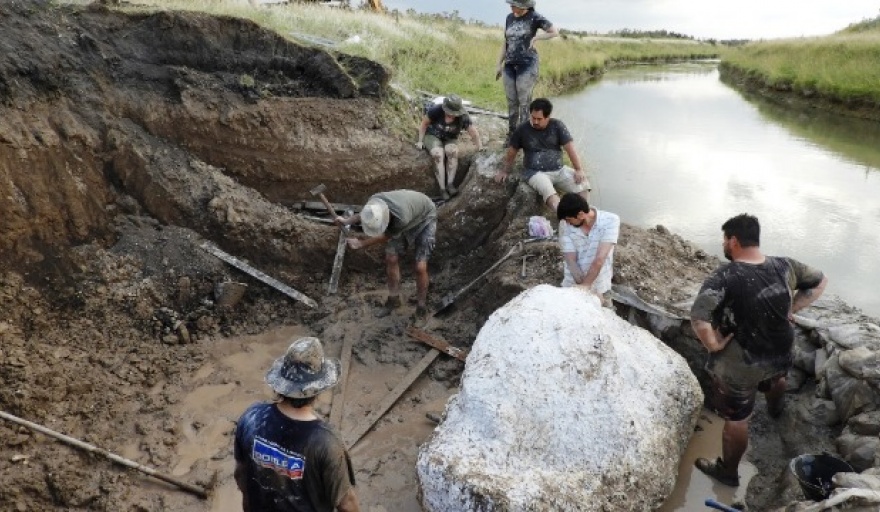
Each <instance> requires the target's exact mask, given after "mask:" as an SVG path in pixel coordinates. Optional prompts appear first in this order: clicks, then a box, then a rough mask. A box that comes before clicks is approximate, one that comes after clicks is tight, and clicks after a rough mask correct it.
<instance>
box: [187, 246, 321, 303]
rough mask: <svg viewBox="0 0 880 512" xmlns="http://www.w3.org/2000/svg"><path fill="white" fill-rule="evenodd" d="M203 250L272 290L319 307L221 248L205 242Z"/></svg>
mask: <svg viewBox="0 0 880 512" xmlns="http://www.w3.org/2000/svg"><path fill="white" fill-rule="evenodd" d="M201 248H202V249H203V250H204V251H205V252H208V253H210V254H213V255H214V256H216V257H218V258H220V259H221V260H223V261H225V262H226V263H229V264H230V265H232V266H233V267H235V268H237V269H239V270H241V271H242V272H244V273H245V274H247V275H249V276H251V277H253V278H255V279H258V280H260V281H262V282H264V283H266V284H268V285H269V286H271V287H272V288H275V289H276V290H278V291H279V292H281V293H283V294H284V295H287V296H288V297H290V298H291V299H294V300H298V301H300V302H302V303H303V304H305V305H307V306H309V307H311V308H317V307H318V303H317V302H315V300H314V299H312V298H311V297H308V296H306V295H305V294H304V293H302V292H300V291H298V290H294V289H293V288H291V287H290V286H287V285H286V284H284V283H282V282H281V281H279V280H277V279H275V278H273V277H270V276H268V275H266V274H264V273H263V272H260V271H259V270H257V269H255V268H254V267H252V266H250V265H248V264H247V263H245V262H243V261H241V260H240V259H238V258H236V257H235V256H232V255H231V254H228V253H226V252H225V251H222V250H221V249H220V248H219V247H217V246H215V245H214V244H212V243H209V242H205V243H203V244H202V245H201Z"/></svg>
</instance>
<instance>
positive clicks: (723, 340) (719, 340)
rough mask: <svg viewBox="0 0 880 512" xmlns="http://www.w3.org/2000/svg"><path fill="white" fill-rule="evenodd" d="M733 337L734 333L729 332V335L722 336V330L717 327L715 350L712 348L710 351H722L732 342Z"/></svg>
mask: <svg viewBox="0 0 880 512" xmlns="http://www.w3.org/2000/svg"><path fill="white" fill-rule="evenodd" d="M732 339H733V333H730V334H728V335H727V336H724V337H722V336H721V332H720V331H718V330H717V329H716V330H715V342H716V345H715V350H711V351H710V352H721V351H722V350H724V348H725V347H727V344H728V343H730V340H732Z"/></svg>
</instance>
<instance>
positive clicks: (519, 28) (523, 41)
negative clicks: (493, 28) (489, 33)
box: [504, 9, 553, 64]
mask: <svg viewBox="0 0 880 512" xmlns="http://www.w3.org/2000/svg"><path fill="white" fill-rule="evenodd" d="M552 26H553V24H552V23H550V20H548V19H547V18H545V17H543V16H541V15H540V14H538V13H537V12H535V10H534V9H532V10H530V11H529V12H527V13H526V14H524V15H522V16H520V17H519V18H517V17H516V16H514V15H513V13H510V14H508V15H507V19H506V20H505V22H504V42H505V46H504V61H505V62H506V63H507V64H530V63H532V62H534V61H535V60H536V59H537V58H538V52H536V51H535V49H534V48H529V45H531V43H532V39H533V38H534V37H535V35H536V34H537V33H538V29H541V30H544V31H546V30H549V29H550V27H552Z"/></svg>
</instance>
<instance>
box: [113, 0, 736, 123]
mask: <svg viewBox="0 0 880 512" xmlns="http://www.w3.org/2000/svg"><path fill="white" fill-rule="evenodd" d="M144 6H146V7H144ZM145 8H146V9H175V10H190V11H201V12H208V13H212V14H217V15H228V16H236V17H241V18H248V19H250V20H253V21H254V22H256V23H259V24H260V25H263V26H265V27H267V28H269V29H271V30H274V31H276V32H278V33H279V34H281V35H282V36H284V37H287V38H289V39H291V40H294V41H298V42H302V43H306V44H309V43H310V42H311V43H313V42H314V41H315V38H321V39H325V40H331V41H335V42H337V43H338V44H336V45H335V46H334V47H333V48H334V49H337V50H339V51H342V52H346V53H350V54H354V55H358V56H362V57H367V58H370V59H372V60H375V61H377V62H380V63H382V64H384V65H386V66H388V67H389V68H390V69H391V70H392V73H393V79H394V81H395V82H396V83H398V84H400V85H401V86H403V87H404V88H406V89H409V90H424V91H430V92H436V93H441V94H443V93H452V92H455V93H457V94H459V95H461V96H463V97H465V98H468V99H470V100H472V101H473V102H474V103H475V104H478V105H481V106H487V107H490V108H496V109H499V110H501V109H503V108H504V105H505V100H504V94H503V91H502V87H501V86H500V84H498V83H497V82H495V64H496V62H497V59H498V54H499V52H500V50H501V44H502V42H503V29H502V28H501V27H500V26H498V27H485V26H477V25H472V24H467V23H464V22H463V21H462V20H460V19H443V18H436V17H432V18H430V19H427V18H424V17H416V18H413V17H408V16H406V15H403V14H399V15H397V16H393V15H386V14H378V13H373V12H369V11H363V10H344V9H332V8H328V7H324V6H321V5H316V4H288V5H276V6H272V7H253V6H251V5H250V4H249V3H248V2H247V0H237V1H236V0H141V3H140V4H139V6H138V7H127V9H145ZM504 15H505V11H504V10H503V9H500V10H499V23H501V22H502V21H503V19H504ZM536 45H537V47H538V51H539V53H540V55H541V79H540V81H539V83H538V86H537V87H536V90H535V94H536V95H550V94H555V93H559V92H562V91H564V90H565V89H567V88H571V87H574V86H577V85H579V84H580V83H583V82H584V81H585V80H586V79H587V78H589V77H590V76H593V75H595V74H597V73H598V72H600V71H601V70H602V69H603V68H604V67H605V66H606V65H608V64H612V63H617V62H621V61H645V60H656V59H681V58H698V57H712V56H717V55H718V53H719V47H716V46H714V45H709V44H700V43H695V42H693V41H678V40H633V39H622V38H597V37H580V36H567V37H564V38H563V37H559V38H556V39H553V40H549V41H539V42H537V43H536Z"/></svg>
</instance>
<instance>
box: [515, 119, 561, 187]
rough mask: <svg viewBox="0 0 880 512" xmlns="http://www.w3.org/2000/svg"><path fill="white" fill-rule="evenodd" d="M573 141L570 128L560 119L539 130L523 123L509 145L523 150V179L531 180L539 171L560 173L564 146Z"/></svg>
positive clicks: (551, 121) (551, 120)
mask: <svg viewBox="0 0 880 512" xmlns="http://www.w3.org/2000/svg"><path fill="white" fill-rule="evenodd" d="M571 141H572V138H571V134H570V133H568V128H566V126H565V125H564V124H563V123H562V121H560V120H559V119H555V118H550V121H548V123H547V127H546V128H544V129H543V130H538V129H536V128H534V127H532V125H531V123H528V122H526V123H523V124H521V125H519V127H518V128H517V129H516V130H514V132H513V133H512V134H510V141H509V142H508V144H509V145H510V147H512V148H514V149H522V150H523V167H524V168H525V173H524V175H523V178H525V179H528V178H531V176H532V175H533V174H535V173H536V172H538V171H558V170H559V169H560V168H562V146H565V145H566V144H568V143H569V142H571Z"/></svg>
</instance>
